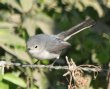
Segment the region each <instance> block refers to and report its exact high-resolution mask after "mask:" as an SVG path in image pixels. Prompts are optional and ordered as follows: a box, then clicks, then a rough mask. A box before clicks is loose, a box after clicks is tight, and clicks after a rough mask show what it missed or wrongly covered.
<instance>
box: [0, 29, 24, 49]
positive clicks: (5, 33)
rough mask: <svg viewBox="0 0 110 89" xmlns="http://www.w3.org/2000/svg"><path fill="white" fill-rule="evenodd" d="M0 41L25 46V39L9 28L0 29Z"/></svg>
mask: <svg viewBox="0 0 110 89" xmlns="http://www.w3.org/2000/svg"><path fill="white" fill-rule="evenodd" d="M0 43H2V44H9V45H19V46H24V47H25V41H24V40H23V39H21V38H20V37H18V36H17V35H15V34H14V33H12V32H11V30H9V29H0Z"/></svg>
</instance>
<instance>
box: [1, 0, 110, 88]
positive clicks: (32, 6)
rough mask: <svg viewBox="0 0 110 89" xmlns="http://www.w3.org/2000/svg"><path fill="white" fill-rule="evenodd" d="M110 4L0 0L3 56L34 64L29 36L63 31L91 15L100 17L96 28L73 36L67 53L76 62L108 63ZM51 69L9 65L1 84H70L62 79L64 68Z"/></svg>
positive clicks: (104, 0) (83, 0)
mask: <svg viewBox="0 0 110 89" xmlns="http://www.w3.org/2000/svg"><path fill="white" fill-rule="evenodd" d="M109 8H110V0H100V1H99V0H0V60H6V61H14V62H21V63H28V64H32V63H34V59H33V58H31V57H30V56H29V55H28V53H27V52H26V40H27V39H28V38H29V37H30V36H32V35H35V34H38V33H41V32H43V33H46V34H53V33H58V32H61V31H63V30H66V29H68V28H69V27H72V26H73V25H76V24H78V23H80V22H81V21H82V20H84V18H85V17H86V16H90V17H91V18H94V19H95V20H96V21H97V20H98V19H99V18H100V21H99V22H98V24H97V25H96V27H94V28H93V29H94V31H91V30H92V29H88V30H86V31H84V32H81V33H79V34H77V35H76V36H74V38H71V39H70V42H71V43H72V47H71V49H70V50H69V52H68V50H67V53H65V54H66V55H67V56H69V57H72V58H73V59H74V60H75V61H76V62H77V63H96V64H100V65H104V64H107V63H108V61H109V60H110V55H109V53H110V36H109V33H110V31H109V29H110V28H109V26H108V25H109V22H110V16H109V15H108V14H109ZM59 29H60V30H59ZM42 63H44V64H48V63H49V62H48V61H46V62H42ZM44 72H46V73H47V75H46V74H45V73H44ZM48 72H49V71H48V70H43V69H36V70H35V69H30V68H19V67H18V68H16V67H14V68H10V69H9V70H7V69H6V71H5V74H4V75H0V86H1V88H2V89H18V88H20V89H25V88H27V89H28V87H30V89H38V88H39V89H48V88H49V87H50V88H51V87H52V85H53V86H54V87H56V88H57V89H64V88H65V87H67V85H66V84H62V83H61V81H60V79H61V77H62V76H61V75H62V72H60V73H56V71H53V72H52V73H51V72H50V74H48ZM57 72H59V71H57ZM54 73H55V74H54ZM48 75H50V76H48ZM59 75H60V78H59V79H57V76H59ZM47 76H48V78H47ZM53 76H55V77H53ZM51 77H52V79H51ZM33 80H35V82H33ZM48 80H51V81H50V82H49V81H48ZM30 81H31V82H30ZM63 81H64V80H63ZM28 82H29V83H30V85H31V86H28ZM64 83H65V82H64ZM92 86H94V85H92ZM89 87H90V86H88V89H89ZM99 87H100V86H99ZM99 87H98V88H99ZM101 87H105V86H101ZM65 89H66V88H65ZM86 89H87V88H86ZM91 89H92V88H91Z"/></svg>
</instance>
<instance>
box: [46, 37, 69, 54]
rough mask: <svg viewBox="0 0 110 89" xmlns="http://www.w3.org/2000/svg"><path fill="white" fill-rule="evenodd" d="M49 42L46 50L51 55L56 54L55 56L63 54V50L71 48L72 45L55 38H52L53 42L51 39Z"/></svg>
mask: <svg viewBox="0 0 110 89" xmlns="http://www.w3.org/2000/svg"><path fill="white" fill-rule="evenodd" d="M48 42H49V43H48V45H46V48H47V49H46V50H47V51H48V52H50V53H55V54H59V53H61V51H62V50H63V49H65V48H67V47H69V46H70V43H68V42H65V41H63V40H61V39H58V38H54V39H53V38H52V40H51V39H49V41H48Z"/></svg>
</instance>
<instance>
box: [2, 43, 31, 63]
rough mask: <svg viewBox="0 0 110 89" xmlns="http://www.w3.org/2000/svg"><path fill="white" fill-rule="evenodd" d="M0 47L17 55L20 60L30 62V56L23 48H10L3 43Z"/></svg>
mask: <svg viewBox="0 0 110 89" xmlns="http://www.w3.org/2000/svg"><path fill="white" fill-rule="evenodd" d="M1 47H2V48H3V49H4V50H5V51H7V52H8V53H10V54H12V55H14V56H15V57H17V58H18V59H20V60H23V61H26V62H28V63H32V60H31V58H30V57H29V55H28V54H27V52H25V51H24V50H20V49H11V48H10V47H8V46H5V45H1Z"/></svg>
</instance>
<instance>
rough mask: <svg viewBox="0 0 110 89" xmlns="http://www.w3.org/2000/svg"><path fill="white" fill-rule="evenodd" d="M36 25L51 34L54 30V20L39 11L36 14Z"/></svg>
mask: <svg viewBox="0 0 110 89" xmlns="http://www.w3.org/2000/svg"><path fill="white" fill-rule="evenodd" d="M36 25H37V26H38V27H39V28H40V29H41V30H42V31H43V32H44V33H46V34H52V33H53V30H54V21H53V20H52V18H50V17H49V16H48V15H46V14H44V13H39V14H37V16H36Z"/></svg>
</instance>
